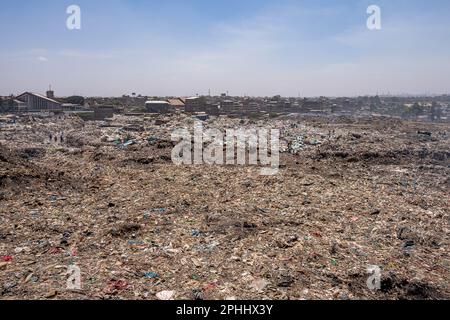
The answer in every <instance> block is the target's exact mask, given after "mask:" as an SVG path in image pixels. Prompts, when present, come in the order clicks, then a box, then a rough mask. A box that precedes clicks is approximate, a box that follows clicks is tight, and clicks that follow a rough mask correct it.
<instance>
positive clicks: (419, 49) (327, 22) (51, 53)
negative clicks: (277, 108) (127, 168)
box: [0, 0, 450, 96]
mask: <svg viewBox="0 0 450 320" xmlns="http://www.w3.org/2000/svg"><path fill="white" fill-rule="evenodd" d="M71 4H77V5H79V6H80V7H81V27H82V29H81V30H68V29H67V28H66V19H67V17H68V14H66V8H67V7H68V6H69V5H71ZM371 4H375V5H378V6H380V7H381V13H382V30H379V31H370V30H368V29H367V27H366V20H367V18H368V14H367V13H366V10H367V7H368V6H369V5H371ZM0 8H1V9H0V43H1V45H0V94H3V95H6V94H10V93H15V94H16V93H20V92H22V91H26V90H28V91H35V92H45V90H46V89H47V87H48V84H52V86H53V88H54V89H55V91H56V94H57V95H72V94H81V95H116V96H119V95H122V94H131V93H132V92H136V93H140V94H144V95H182V96H185V95H186V96H187V95H193V94H197V93H198V94H206V93H207V92H208V89H211V92H212V93H213V94H218V93H220V92H225V91H227V90H228V91H229V92H230V94H233V95H244V94H247V95H275V94H281V95H285V96H297V95H298V94H299V93H300V94H301V95H302V96H318V95H332V96H337V95H339V96H343V95H360V94H375V93H377V92H379V93H388V92H390V93H413V94H414V93H450V58H449V57H450V19H449V18H450V1H448V0H433V1H426V0H385V1H376V0H369V1H366V0H334V1H331V0H330V1H325V0H319V1H318V0H310V1H302V0H296V1H294V0H291V1H289V0H270V1H269V0H239V1H238V0H208V1H207V0H164V1H162V0H160V1H148V0H147V1H144V0H72V1H61V0H53V1H51V0H40V1H35V0H28V1H27V0H21V1H10V0H8V1H5V0H0Z"/></svg>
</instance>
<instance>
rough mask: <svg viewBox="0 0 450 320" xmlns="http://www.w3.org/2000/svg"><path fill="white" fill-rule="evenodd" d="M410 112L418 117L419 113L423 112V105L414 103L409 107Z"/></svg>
mask: <svg viewBox="0 0 450 320" xmlns="http://www.w3.org/2000/svg"><path fill="white" fill-rule="evenodd" d="M411 113H412V114H413V115H414V116H415V117H419V116H421V115H423V113H424V109H423V106H422V105H420V104H419V103H417V102H416V103H414V105H413V106H412V108H411Z"/></svg>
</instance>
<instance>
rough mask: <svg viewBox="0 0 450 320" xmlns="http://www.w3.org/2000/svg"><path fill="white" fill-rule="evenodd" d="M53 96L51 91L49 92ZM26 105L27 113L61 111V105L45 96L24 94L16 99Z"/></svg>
mask: <svg viewBox="0 0 450 320" xmlns="http://www.w3.org/2000/svg"><path fill="white" fill-rule="evenodd" d="M49 92H51V93H52V94H51V95H50V96H52V95H53V91H49ZM16 100H18V101H21V102H23V103H25V104H26V106H27V109H28V111H54V110H61V103H60V102H58V101H56V100H54V99H52V98H48V97H46V96H43V95H40V94H37V93H31V92H25V93H22V94H21V95H20V96H18V97H17V98H16Z"/></svg>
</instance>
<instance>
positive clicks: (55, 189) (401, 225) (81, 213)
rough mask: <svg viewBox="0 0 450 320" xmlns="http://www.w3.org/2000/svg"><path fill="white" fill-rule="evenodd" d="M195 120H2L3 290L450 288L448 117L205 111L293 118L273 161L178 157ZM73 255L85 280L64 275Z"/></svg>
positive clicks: (403, 291) (74, 294)
mask: <svg viewBox="0 0 450 320" xmlns="http://www.w3.org/2000/svg"><path fill="white" fill-rule="evenodd" d="M191 124H192V122H191V119H189V118H187V117H184V116H180V115H179V116H159V117H158V118H155V117H148V118H143V117H142V118H139V117H125V116H120V117H116V118H115V119H114V121H110V122H107V123H103V122H83V121H82V120H80V119H79V118H77V117H59V118H45V117H43V118H40V117H37V116H25V117H21V118H20V119H19V120H18V121H17V122H16V123H14V124H7V125H3V126H2V127H0V299H157V294H158V293H160V292H162V291H168V292H169V296H171V297H172V298H174V299H449V298H450V283H449V282H450V281H449V279H450V259H449V222H450V221H449V217H450V215H449V213H450V211H449V204H450V202H449V200H450V197H449V195H450V192H449V191H450V136H449V135H450V132H449V125H448V124H424V123H422V124H421V123H414V122H403V121H401V120H395V119H388V118H369V117H368V118H359V119H352V118H348V117H327V118H305V117H300V116H297V117H296V116H284V117H279V118H276V119H265V120H249V119H244V120H241V119H229V118H220V119H210V120H208V121H207V122H206V123H205V126H211V127H214V126H215V127H218V128H224V127H233V126H234V127H235V126H243V127H251V126H255V125H256V126H264V127H272V128H279V129H281V140H282V147H283V148H284V149H283V153H282V154H281V167H280V172H279V174H278V175H274V176H261V175H259V169H260V168H258V167H256V166H207V165H198V166H176V165H174V164H173V163H172V161H171V159H170V155H171V150H172V147H173V144H172V142H171V141H170V134H171V132H172V130H173V129H174V128H177V127H179V126H183V125H191ZM61 136H62V139H61ZM298 136H301V137H302V139H303V140H302V141H304V142H305V143H304V145H302V146H301V148H299V149H298V150H291V151H292V152H288V151H289V147H290V146H292V141H293V140H294V139H295V137H298ZM55 137H56V138H57V140H58V141H56V142H55V141H54V139H55ZM125 141H133V143H134V144H130V145H126V144H125V145H124V142H125ZM291 149H292V148H291ZM71 265H76V266H78V267H79V268H80V271H81V281H82V288H81V290H69V289H67V286H66V284H67V278H68V275H67V270H68V267H69V266H71ZM369 266H379V267H380V269H381V288H380V289H379V290H370V289H369V288H368V286H367V280H368V277H369V276H370V274H368V272H367V268H368V267H369Z"/></svg>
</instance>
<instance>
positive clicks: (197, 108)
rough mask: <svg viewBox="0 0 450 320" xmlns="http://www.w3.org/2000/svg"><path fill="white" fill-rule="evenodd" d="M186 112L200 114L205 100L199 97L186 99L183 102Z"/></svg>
mask: <svg viewBox="0 0 450 320" xmlns="http://www.w3.org/2000/svg"><path fill="white" fill-rule="evenodd" d="M185 103H186V107H185V110H186V112H189V113H194V112H202V111H204V110H203V109H204V105H205V99H204V98H200V97H191V98H186V100H185Z"/></svg>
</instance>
